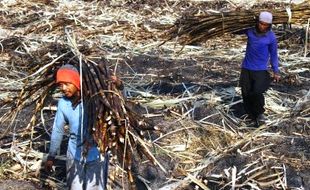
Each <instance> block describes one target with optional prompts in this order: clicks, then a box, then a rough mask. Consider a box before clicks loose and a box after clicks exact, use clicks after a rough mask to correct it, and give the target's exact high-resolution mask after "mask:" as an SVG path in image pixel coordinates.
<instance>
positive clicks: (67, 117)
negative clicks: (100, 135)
mask: <svg viewBox="0 0 310 190" xmlns="http://www.w3.org/2000/svg"><path fill="white" fill-rule="evenodd" d="M81 116H82V106H81V104H78V105H77V106H76V107H73V105H72V102H71V101H70V100H69V99H67V98H65V97H64V98H61V99H60V100H59V101H58V106H57V112H56V116H55V119H54V125H53V129H52V135H51V144H50V150H49V156H52V157H54V156H55V155H56V152H57V150H58V149H59V147H60V144H61V142H62V139H63V135H64V126H65V124H68V125H69V128H70V129H69V130H70V131H69V133H70V138H69V142H68V150H67V151H68V152H69V153H70V154H71V155H72V156H73V157H74V159H75V160H78V161H82V160H83V157H82V152H83V145H84V144H83V143H82V139H81V120H82V117H81ZM85 119H86V118H85V117H84V120H85ZM84 124H85V122H84ZM84 126H86V125H84ZM85 128H86V127H85ZM85 128H84V133H83V134H84V135H83V137H84V139H83V140H86V139H85V138H91V137H90V136H88V135H87V130H86V129H85ZM87 140H90V139H87ZM96 159H99V151H98V149H97V147H96V145H95V144H92V145H91V147H90V148H89V149H88V152H87V155H86V162H89V161H94V160H96Z"/></svg>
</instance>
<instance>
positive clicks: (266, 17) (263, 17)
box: [259, 11, 272, 24]
mask: <svg viewBox="0 0 310 190" xmlns="http://www.w3.org/2000/svg"><path fill="white" fill-rule="evenodd" d="M259 21H262V22H265V23H268V24H272V14H271V13H270V12H267V11H264V12H261V13H260V15H259Z"/></svg>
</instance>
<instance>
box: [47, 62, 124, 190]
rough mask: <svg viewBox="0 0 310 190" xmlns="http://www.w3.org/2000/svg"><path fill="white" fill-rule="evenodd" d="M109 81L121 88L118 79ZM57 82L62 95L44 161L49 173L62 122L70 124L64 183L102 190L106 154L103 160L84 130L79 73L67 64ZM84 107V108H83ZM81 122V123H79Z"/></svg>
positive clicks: (62, 125)
mask: <svg viewBox="0 0 310 190" xmlns="http://www.w3.org/2000/svg"><path fill="white" fill-rule="evenodd" d="M111 78H112V81H114V82H115V84H117V86H119V87H121V86H122V85H121V83H122V82H121V81H120V80H119V79H118V78H116V77H115V76H112V77H111ZM56 83H57V84H58V85H59V87H60V90H61V91H62V92H63V94H64V97H62V98H61V99H60V100H59V101H58V106H57V112H56V116H55V120H54V125H53V129H52V135H51V145H50V150H49V156H48V160H47V162H46V164H45V168H46V170H47V171H48V172H49V171H51V169H52V166H53V164H54V158H55V155H56V152H57V150H58V149H59V147H60V144H61V142H62V138H63V135H64V126H65V124H68V125H69V134H70V137H69V142H68V150H67V161H66V170H67V186H68V187H69V189H72V190H80V189H81V190H82V189H83V190H84V189H88V190H95V189H96V190H97V189H100V190H103V189H105V188H106V183H107V177H108V165H109V164H108V162H109V153H108V152H106V153H105V154H104V156H103V157H104V158H103V159H102V158H101V156H100V152H99V150H98V148H97V144H96V142H95V141H94V139H93V137H92V135H91V134H89V131H88V130H87V127H83V126H87V122H89V121H88V120H87V117H83V114H84V116H86V115H87V114H86V113H87V108H86V107H85V108H84V106H83V105H82V103H81V88H80V86H81V85H80V75H79V72H78V70H77V69H76V68H75V67H74V66H73V65H69V64H66V65H64V66H62V67H60V69H58V71H57V74H56ZM84 109H85V110H84ZM82 125H83V126H82Z"/></svg>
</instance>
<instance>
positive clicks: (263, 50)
mask: <svg viewBox="0 0 310 190" xmlns="http://www.w3.org/2000/svg"><path fill="white" fill-rule="evenodd" d="M245 34H246V35H247V37H248V42H247V47H246V53H245V58H244V60H243V62H242V68H244V69H248V70H252V71H261V70H268V63H269V62H270V64H271V68H272V70H273V72H275V73H279V68H278V65H279V59H278V45H277V39H276V36H275V34H274V32H272V31H271V30H270V31H268V32H266V33H264V34H257V33H256V31H255V28H251V29H248V30H246V31H245Z"/></svg>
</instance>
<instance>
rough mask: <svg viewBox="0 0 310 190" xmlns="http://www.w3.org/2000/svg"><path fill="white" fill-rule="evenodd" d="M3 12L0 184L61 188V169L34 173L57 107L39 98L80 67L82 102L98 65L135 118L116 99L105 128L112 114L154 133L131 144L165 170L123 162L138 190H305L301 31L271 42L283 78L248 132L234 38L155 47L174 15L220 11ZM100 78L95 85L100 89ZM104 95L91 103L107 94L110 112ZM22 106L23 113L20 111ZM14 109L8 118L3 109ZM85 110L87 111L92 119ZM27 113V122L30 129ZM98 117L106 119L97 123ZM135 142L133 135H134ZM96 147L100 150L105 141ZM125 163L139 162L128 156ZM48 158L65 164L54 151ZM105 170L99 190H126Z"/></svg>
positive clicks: (87, 5) (125, 7)
mask: <svg viewBox="0 0 310 190" xmlns="http://www.w3.org/2000/svg"><path fill="white" fill-rule="evenodd" d="M7 2H9V3H12V4H11V5H9V4H6V5H5V6H4V5H3V6H2V7H1V11H2V12H1V13H3V14H2V16H3V17H2V18H3V19H2V20H1V21H0V22H1V27H2V30H1V31H0V32H1V45H2V49H1V50H2V51H1V57H0V59H1V61H0V73H1V78H0V90H1V95H0V100H1V104H2V105H6V106H2V107H1V115H2V116H5V115H3V113H5V112H7V113H9V114H12V116H13V118H12V117H9V118H8V119H7V121H6V122H4V123H2V124H1V135H2V136H3V138H2V139H1V140H0V144H1V147H0V157H1V160H6V161H4V164H3V167H0V168H1V169H0V177H1V179H5V178H9V177H10V178H18V179H26V180H30V181H33V182H36V183H39V184H44V183H45V184H48V186H49V187H55V188H59V189H61V188H62V187H63V186H64V183H63V181H64V177H62V178H61V176H63V173H61V170H63V171H64V170H65V169H64V166H63V165H58V166H57V168H56V172H57V173H55V174H53V175H52V176H48V177H47V176H46V174H44V172H43V171H42V170H41V164H42V161H43V160H44V157H45V156H46V152H47V150H46V149H45V150H43V149H44V148H43V147H44V146H46V147H48V143H47V144H46V142H48V141H49V138H48V136H47V137H46V134H47V133H48V132H50V129H49V128H50V125H51V122H52V120H53V113H54V111H53V110H54V109H55V107H54V105H55V104H54V100H53V99H52V100H50V97H49V96H50V95H52V94H53V95H54V94H55V95H57V93H55V91H54V90H52V91H50V92H48V93H47V89H48V88H49V87H50V86H53V84H52V83H53V77H52V74H53V73H54V71H55V70H57V68H58V67H59V66H60V65H62V64H63V63H66V62H68V61H71V63H73V64H75V65H76V66H78V67H79V66H80V63H82V65H84V71H85V72H86V73H91V74H90V76H91V77H93V79H89V81H88V82H87V79H86V78H85V80H84V81H85V85H87V86H85V88H84V90H87V88H88V90H89V93H90V94H88V93H86V92H85V97H90V95H91V94H92V93H91V92H90V91H91V90H92V89H97V88H98V89H100V88H102V84H100V85H99V84H98V83H96V82H95V81H96V78H97V79H99V80H100V78H99V76H97V74H94V73H96V71H97V70H96V69H99V68H97V65H99V64H103V63H106V64H107V65H106V67H107V70H108V71H109V70H110V69H112V70H114V71H113V72H115V73H116V74H117V76H120V77H121V79H123V81H124V82H125V86H126V95H127V100H128V101H133V102H135V104H138V105H141V106H137V108H135V106H133V107H134V108H133V109H135V110H137V111H138V113H139V117H138V116H131V115H129V113H134V112H131V111H130V110H131V109H130V108H129V107H126V106H125V109H124V108H123V107H122V105H127V104H122V100H120V102H119V101H117V102H118V103H121V104H120V105H117V106H116V107H115V108H113V109H112V110H114V111H112V114H111V119H112V118H113V119H112V120H115V122H116V121H117V120H118V119H119V116H118V115H117V113H122V114H124V115H127V116H128V117H129V118H131V117H134V118H138V120H137V121H140V117H141V116H144V119H146V118H147V119H148V120H151V121H152V123H154V125H152V126H154V127H156V128H159V129H160V131H149V133H145V134H146V135H147V137H148V138H147V139H149V142H146V141H143V142H142V141H141V143H142V146H143V145H145V146H146V147H147V148H149V150H150V152H151V153H152V154H153V155H154V156H155V157H156V159H157V160H158V162H159V164H160V165H162V166H163V167H164V168H165V169H166V170H167V171H169V172H168V173H164V172H163V171H162V170H161V169H160V168H158V167H154V166H153V165H151V164H149V163H150V162H149V161H148V159H142V160H140V159H138V160H132V161H134V162H136V163H135V168H132V170H133V173H134V175H136V172H138V173H139V175H138V177H137V178H138V179H139V180H140V181H142V182H143V183H144V185H145V186H149V188H151V189H160V188H169V189H190V188H197V189H199V188H200V189H208V188H210V189H212V188H215V189H220V188H228V189H231V188H233V187H234V188H235V189H238V188H239V189H241V188H245V189H247V188H253V189H266V188H267V189H268V188H269V189H270V188H271V189H274V188H278V189H285V188H294V187H301V186H304V187H307V186H306V185H307V184H308V182H307V179H308V178H307V177H308V176H310V174H309V173H308V171H309V162H308V160H309V150H308V147H309V143H310V142H309V134H310V132H309V127H308V126H309V114H310V113H309V112H310V109H309V105H310V104H309V69H310V68H309V64H308V63H309V57H304V55H307V53H308V52H307V51H306V50H305V49H304V47H305V46H304V44H302V41H304V37H303V35H302V34H304V33H303V32H304V31H303V30H297V32H294V30H292V31H291V33H292V34H293V35H291V37H290V39H287V38H285V39H286V40H284V41H282V42H280V44H279V47H280V49H279V53H280V59H281V66H280V69H281V72H282V73H281V75H282V77H283V80H282V81H281V83H280V84H273V85H272V88H271V89H270V90H269V91H268V92H267V94H266V108H267V111H266V114H267V122H266V125H264V126H262V127H261V128H260V129H255V128H250V127H248V126H247V125H248V123H247V122H246V120H245V119H243V118H240V116H239V115H240V113H242V112H238V109H239V108H240V107H242V106H241V105H240V103H241V100H240V89H239V88H238V84H237V83H238V77H239V65H240V62H241V60H242V58H243V56H244V47H245V38H244V37H242V36H234V35H227V34H225V35H224V36H221V38H219V37H214V38H212V40H210V41H207V42H206V43H204V44H203V46H184V47H183V46H182V45H179V44H178V43H175V41H173V42H166V43H165V44H163V45H162V46H159V47H158V45H160V44H161V43H162V42H163V41H164V40H165V39H162V37H163V35H162V34H163V33H164V32H166V29H167V28H169V27H171V26H173V24H174V23H175V21H176V20H177V19H178V18H180V17H181V15H182V14H183V12H187V11H188V12H190V11H191V10H196V11H197V9H201V11H202V12H203V11H205V10H208V9H212V8H215V7H220V5H219V4H218V2H220V1H217V2H213V3H211V2H203V3H199V2H197V3H195V2H192V1H174V2H173V1H167V2H161V1H154V2H153V1H149V2H148V3H144V4H143V3H141V4H135V3H132V2H129V1H109V2H82V1H70V2H69V1H68V2H65V1H59V2H56V1H49V2H48V1H16V2H15V4H14V1H7ZM223 2H224V1H221V3H223ZM226 3H227V2H226ZM226 5H227V6H229V5H230V3H227V4H226ZM217 11H218V10H217ZM198 12H199V11H198ZM102 58H106V59H102ZM99 71H100V70H99ZM97 72H98V71H97ZM100 72H101V71H100ZM101 73H102V72H101ZM103 73H105V72H103ZM110 74H111V73H110V72H108V74H107V75H105V74H103V75H102V76H100V77H104V78H105V79H106V78H109V75H110ZM84 77H86V76H84ZM91 80H93V82H90V81H91ZM99 83H100V82H99ZM103 85H104V86H105V85H106V86H109V85H110V84H109V82H108V83H107V84H106V83H104V84H103ZM42 86H43V87H42ZM39 87H42V88H39ZM105 88H107V89H108V91H113V93H109V92H107V91H104V92H105V93H104V96H102V94H100V93H98V94H97V96H96V100H94V102H96V101H99V102H101V101H102V100H101V98H104V97H106V98H107V99H109V98H110V95H112V94H113V95H116V97H115V96H112V97H111V99H110V100H108V102H111V100H112V102H113V101H114V98H118V95H117V94H119V91H118V90H116V89H114V87H112V86H111V87H104V88H103V89H105ZM56 92H57V91H56ZM46 93H47V94H46ZM44 94H46V96H47V97H46V98H45V97H44ZM99 95H100V96H99ZM20 98H21V99H20ZM44 99H45V101H43V100H44ZM18 100H20V101H18ZM86 100H87V98H86ZM103 101H104V100H103ZM10 102H11V104H8V103H10ZM42 102H43V103H42ZM112 105H113V104H112ZM16 106H17V107H16ZM23 106H25V109H21V108H23ZM108 107H109V105H108ZM111 107H113V106H111ZM14 108H17V112H14V111H11V110H14ZM41 108H42V109H41ZM91 108H93V109H94V110H93V112H94V113H100V109H102V108H100V109H99V110H95V109H96V107H94V106H92V107H91ZM128 111H129V112H128ZM32 113H37V114H36V117H33V118H34V119H33V120H32V121H31V122H30V120H31V116H32ZM109 113H110V112H109ZM99 115H100V114H99ZM15 116H16V117H15ZM40 116H41V117H40ZM120 117H122V116H121V115H120ZM3 118H4V117H3ZM11 118H12V119H11ZM41 118H42V119H41ZM101 118H102V119H103V120H108V122H109V121H111V120H110V117H109V116H107V115H103V117H101ZM126 121H128V122H129V123H131V124H132V123H134V122H132V121H131V120H130V119H129V120H126ZM28 124H29V127H28V128H27V126H28ZM111 124H112V123H111ZM31 126H33V127H31ZM141 127H142V128H143V126H141ZM6 129H7V131H6ZM138 129H140V128H138ZM99 131H100V130H99ZM159 132H160V133H161V134H160V133H159ZM121 134H124V133H121ZM139 134H140V132H139V131H137V132H135V133H132V135H133V137H134V136H137V137H138V136H139ZM98 137H99V139H103V140H104V136H101V137H100V136H98ZM111 137H112V136H111ZM120 137H121V138H119V139H123V138H122V137H123V136H120ZM140 139H141V138H140ZM111 142H112V141H111ZM127 142H128V143H129V142H130V143H131V142H132V141H131V140H128V141H127ZM134 142H136V141H134ZM139 142H140V141H137V142H136V143H139ZM111 145H112V144H111ZM132 145H133V147H135V146H134V144H132ZM104 149H105V147H104V146H103V147H102V150H104ZM128 153H130V152H128ZM114 154H115V155H116V153H114ZM133 154H134V158H135V159H136V158H139V157H138V155H137V154H135V151H134V148H133ZM57 159H58V160H59V161H61V160H65V155H64V154H63V152H62V153H61V154H60V155H59V156H57ZM114 160H116V159H115V158H114V157H113V158H112V162H111V166H112V167H111V170H110V176H109V178H110V179H111V180H110V182H109V189H123V188H124V189H127V188H128V185H127V183H125V182H124V180H122V179H123V178H124V176H125V173H126V172H125V171H124V169H126V164H125V163H124V162H122V161H121V162H114ZM151 160H152V159H151ZM137 161H138V162H137ZM127 164H128V163H127ZM124 166H125V167H124ZM2 168H3V169H2ZM154 176H155V177H154ZM125 180H126V179H125ZM129 181H130V179H129ZM162 184H164V185H162ZM139 187H140V186H138V188H139ZM144 188H145V187H144Z"/></svg>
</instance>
